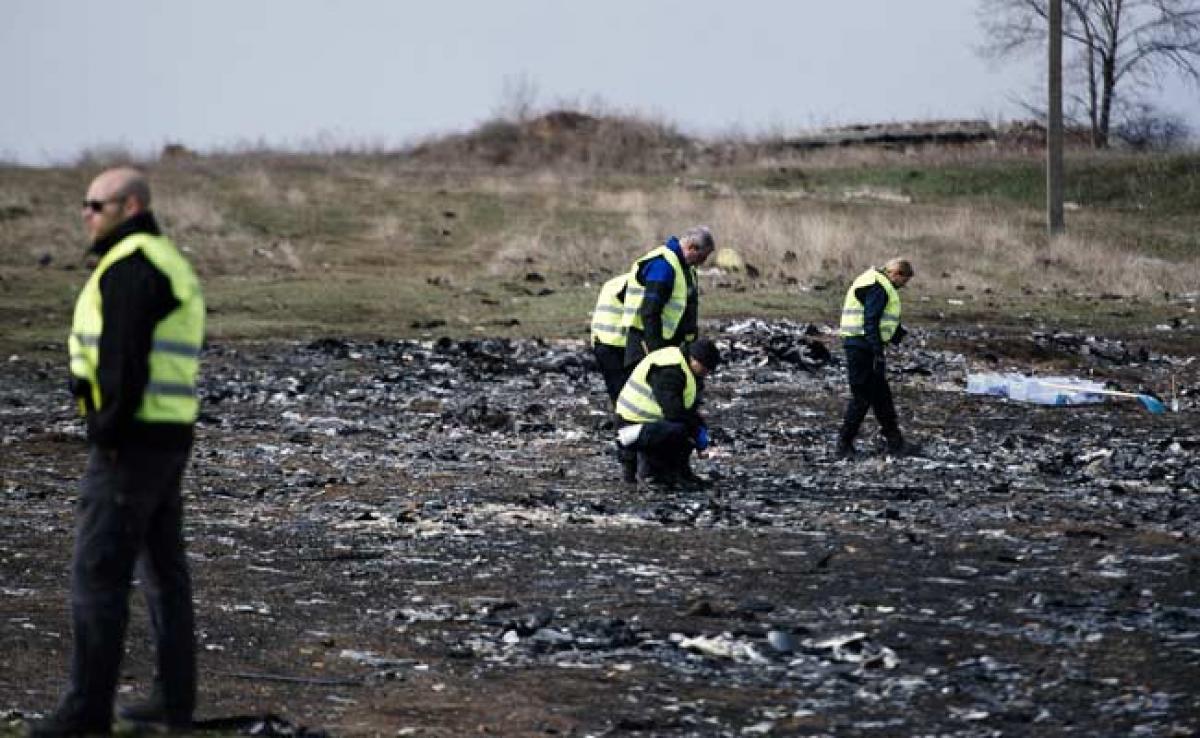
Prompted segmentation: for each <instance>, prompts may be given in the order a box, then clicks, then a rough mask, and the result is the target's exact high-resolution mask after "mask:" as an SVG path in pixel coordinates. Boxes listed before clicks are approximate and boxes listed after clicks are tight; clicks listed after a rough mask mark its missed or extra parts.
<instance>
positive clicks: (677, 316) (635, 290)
mask: <svg viewBox="0 0 1200 738" xmlns="http://www.w3.org/2000/svg"><path fill="white" fill-rule="evenodd" d="M660 256H661V257H662V258H664V259H666V260H667V263H668V264H670V265H671V269H672V270H673V271H674V272H675V283H674V284H673V285H672V287H671V297H670V299H669V300H668V301H667V304H666V305H663V309H662V331H663V335H662V338H663V340H664V341H673V340H675V338H676V336H675V331H677V330H679V321H681V320H683V313H684V311H685V310H686V308H687V301H688V280H687V276H688V275H687V274H686V273H685V271H684V270H685V269H687V270H688V271H690V272H691V275H690V276H691V277H692V284H695V283H696V270H695V269H692V267H690V266H684V264H682V263H681V262H680V261H679V257H677V256H676V255H675V252H674V251H672V250H671V249H669V248H667V247H666V246H659V247H658V248H656V249H654V250H652V251H650V252H649V253H648V254H646V255H644V256H642V257H641V258H640V259H638V260H637V261H635V262H633V267H632V268H631V269H630V270H629V284H628V286H627V287H626V288H625V313H624V316H623V317H622V318H621V327H622V328H624V329H626V330H628V329H629V328H637V329H638V330H644V329H645V326H644V325H642V316H641V315H640V314H639V313H638V311H639V310H641V308H642V302H643V301H644V299H645V297H646V288H645V287H643V286H642V285H641V284H640V283H639V282H638V281H637V275H638V270H640V269H641V268H642V265H643V264H645V263H646V262H648V261H650V260H651V259H657V258H658V257H660ZM699 319H700V316H699V315H697V316H696V320H697V322H699ZM683 339H684V340H685V341H691V340H694V339H695V336H693V335H687V336H684V337H683Z"/></svg>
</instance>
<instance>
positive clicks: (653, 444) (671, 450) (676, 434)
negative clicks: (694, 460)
mask: <svg viewBox="0 0 1200 738" xmlns="http://www.w3.org/2000/svg"><path fill="white" fill-rule="evenodd" d="M635 448H636V449H637V476H638V478H639V479H646V478H654V479H664V480H669V479H670V478H671V477H674V476H676V475H678V474H679V473H681V472H682V471H684V469H686V467H687V464H688V457H689V456H691V453H692V448H693V446H692V442H691V434H690V433H688V425H687V423H680V422H677V421H671V420H659V421H656V422H653V423H645V424H643V425H642V432H641V434H640V435H639V436H638V441H637V444H636V446H635Z"/></svg>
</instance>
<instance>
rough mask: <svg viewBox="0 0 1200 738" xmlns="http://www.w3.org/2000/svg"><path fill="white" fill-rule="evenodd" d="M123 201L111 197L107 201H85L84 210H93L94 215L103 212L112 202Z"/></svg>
mask: <svg viewBox="0 0 1200 738" xmlns="http://www.w3.org/2000/svg"><path fill="white" fill-rule="evenodd" d="M121 199H123V198H120V197H110V198H108V199H107V200H84V201H83V209H84V210H91V211H92V212H93V213H99V212H101V211H102V210H104V206H105V205H107V204H109V203H110V202H118V201H120V200H121Z"/></svg>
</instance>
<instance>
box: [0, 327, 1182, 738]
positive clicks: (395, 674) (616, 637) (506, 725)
mask: <svg viewBox="0 0 1200 738" xmlns="http://www.w3.org/2000/svg"><path fill="white" fill-rule="evenodd" d="M1166 329H1171V330H1176V331H1177V333H1178V335H1177V337H1176V339H1175V340H1174V344H1175V345H1176V346H1177V347H1178V349H1177V351H1176V353H1175V354H1174V355H1169V354H1163V353H1158V352H1156V351H1153V350H1149V349H1147V348H1145V347H1144V346H1145V344H1141V343H1139V341H1138V339H1137V338H1136V337H1133V338H1125V339H1121V338H1120V337H1088V336H1082V335H1070V334H1063V333H1052V332H1042V333H1038V334H1033V333H1025V334H1012V335H998V334H995V333H985V332H983V331H982V330H981V329H977V328H962V329H938V330H936V331H925V332H918V333H917V335H916V336H915V340H911V341H909V342H908V344H909V345H907V346H906V347H904V348H903V349H901V350H900V351H899V352H898V354H897V356H896V357H895V358H894V360H893V361H892V362H891V372H892V375H893V388H894V389H895V391H896V393H897V398H898V404H899V406H900V408H901V414H902V416H903V419H904V420H903V423H904V426H905V428H906V429H907V430H908V432H909V434H910V436H912V437H915V438H917V439H919V440H920V441H921V442H922V443H923V445H924V449H925V454H924V456H923V457H921V458H912V459H888V458H884V457H882V456H881V455H879V453H878V449H877V446H876V445H875V442H876V439H874V438H872V437H870V436H872V435H873V429H874V426H873V425H872V423H873V421H868V425H867V430H868V431H869V432H868V437H867V438H866V439H865V440H864V441H860V446H861V447H862V453H861V454H860V458H859V459H857V460H855V461H850V462H847V461H837V460H836V459H835V458H834V457H833V455H832V434H833V431H834V429H835V427H836V424H837V421H838V417H839V415H840V412H841V408H842V406H843V403H844V402H845V394H844V380H843V374H842V372H843V369H842V367H841V365H840V363H839V362H840V357H839V356H838V355H837V353H836V352H834V354H833V355H832V356H830V355H828V352H827V348H829V347H832V346H834V342H833V340H832V339H831V338H830V337H829V336H828V335H827V334H826V333H823V332H821V331H816V330H814V329H811V328H809V327H807V326H803V325H794V324H780V323H776V324H766V323H760V322H757V321H747V322H741V323H736V324H726V325H722V326H713V330H714V332H717V333H720V336H721V342H722V344H723V345H724V346H725V347H726V348H727V355H728V356H729V358H730V361H729V362H728V364H727V365H726V366H724V367H723V368H722V371H721V372H720V373H719V374H718V375H717V376H716V377H715V378H714V380H713V381H712V383H711V384H710V387H709V391H708V397H707V406H708V407H707V411H706V412H707V414H708V416H709V418H710V421H711V423H712V425H713V426H714V428H715V429H716V432H715V434H714V435H715V439H716V440H715V448H714V451H713V453H712V455H711V457H710V458H708V459H704V460H700V461H698V462H697V463H696V469H697V471H699V472H700V473H702V474H705V475H708V476H709V477H711V478H712V480H713V484H712V486H711V489H708V490H703V491H657V492H652V493H644V494H643V493H637V492H636V491H634V490H632V489H629V488H626V487H624V486H623V485H622V484H621V483H620V482H618V481H615V479H616V477H617V466H616V463H615V461H614V459H613V458H612V456H611V453H610V452H611V442H610V438H611V435H612V433H611V425H610V421H609V420H608V416H607V414H606V412H605V411H604V410H603V396H602V390H601V385H600V381H599V378H598V377H597V376H596V375H595V374H594V373H590V372H589V360H588V357H587V354H586V353H585V352H584V351H583V350H582V347H581V346H580V345H579V344H578V343H566V342H543V341H502V340H480V341H453V340H449V339H442V340H437V341H426V342H410V341H394V342H392V341H388V342H376V343H352V342H346V341H342V340H337V339H327V340H321V341H317V342H313V343H308V344H293V343H283V344H274V345H214V346H211V347H210V348H209V349H208V350H207V351H206V353H205V357H204V362H205V377H204V382H203V394H204V400H205V403H204V406H205V411H204V415H203V417H202V419H201V423H200V426H199V439H198V443H197V448H196V450H195V454H194V461H193V464H192V466H191V471H190V474H189V477H188V479H187V482H186V494H187V501H188V507H189V513H188V520H187V525H188V534H189V541H190V544H189V545H190V549H189V551H190V556H191V560H192V563H193V572H194V576H195V580H196V592H195V596H196V603H197V610H198V627H199V631H200V632H199V640H200V648H201V655H200V668H201V707H200V713H199V716H198V717H200V718H201V719H204V720H207V721H209V722H208V723H207V725H208V727H210V728H213V729H220V730H223V731H230V732H236V731H241V732H254V733H256V734H260V735H263V734H268V735H269V734H292V735H294V734H302V733H307V732H321V731H327V732H328V733H331V734H335V735H365V734H381V735H444V736H458V735H465V734H493V735H579V736H582V735H623V734H646V735H680V736H683V735H705V736H708V735H730V736H744V735H776V734H779V735H784V734H786V735H845V736H859V735H861V736H867V735H871V736H875V735H939V736H999V735H1081V736H1126V735H1153V736H1170V735H1193V734H1195V733H1196V732H1197V731H1198V730H1200V689H1198V688H1197V685H1198V684H1200V596H1198V594H1197V593H1198V592H1200V568H1198V563H1200V553H1198V552H1197V547H1196V543H1197V538H1198V536H1200V523H1198V520H1200V497H1198V495H1197V492H1198V491H1200V468H1197V464H1196V460H1197V458H1198V457H1200V430H1198V429H1197V423H1196V419H1197V415H1198V413H1200V362H1196V361H1194V359H1193V358H1192V355H1193V354H1195V352H1196V351H1195V349H1196V347H1197V345H1200V340H1198V336H1197V334H1196V331H1195V328H1194V326H1192V327H1190V328H1189V327H1188V326H1168V327H1166V328H1165V329H1164V330H1166ZM996 368H1017V369H1023V370H1038V371H1049V370H1053V371H1055V372H1057V373H1064V372H1065V373H1072V374H1078V375H1087V374H1092V375H1094V376H1096V377H1098V378H1104V379H1111V380H1114V381H1116V382H1117V383H1119V384H1120V385H1121V386H1122V387H1124V388H1126V389H1140V388H1142V387H1152V388H1156V389H1159V390H1160V393H1161V391H1162V390H1163V388H1165V387H1169V386H1170V385H1169V379H1170V377H1172V376H1173V377H1174V378H1175V382H1176V387H1177V392H1178V400H1179V404H1180V410H1179V412H1176V413H1167V414H1165V415H1150V414H1148V413H1147V412H1146V411H1145V410H1143V409H1142V408H1141V407H1140V406H1139V405H1138V404H1137V403H1136V402H1127V401H1126V402H1114V403H1108V404H1104V405H1094V406H1080V407H1071V408H1055V407H1042V406H1036V405H1024V404H1017V403H1010V402H1007V401H1004V400H998V399H992V398H980V397H975V396H968V395H966V394H964V392H963V391H962V388H963V386H964V383H963V376H964V373H965V372H966V371H968V370H970V371H981V370H994V369H996ZM63 371H64V370H63V368H62V366H61V365H60V364H59V363H58V362H52V361H49V360H45V361H43V360H38V359H30V358H25V357H21V356H16V357H13V358H11V359H9V360H8V361H7V363H6V364H5V370H4V372H3V373H2V375H0V423H2V426H0V436H2V437H0V444H2V445H0V494H2V495H3V502H4V514H3V516H0V528H2V534H0V592H2V594H3V597H0V653H3V654H4V669H3V670H2V671H0V714H3V715H6V716H7V718H8V719H9V721H10V722H11V723H12V724H15V722H16V721H17V720H18V719H20V718H21V717H28V716H33V715H36V714H38V713H41V712H44V711H45V710H47V709H49V708H50V707H51V706H52V705H53V702H54V699H55V695H56V693H57V690H58V689H59V687H60V686H61V683H62V679H63V674H64V673H65V659H66V648H67V645H68V640H69V638H68V634H69V622H68V620H67V617H66V568H67V560H68V556H69V546H70V539H71V526H72V502H73V499H72V498H73V494H74V490H75V484H76V479H77V477H78V475H79V472H80V469H81V468H82V464H83V454H84V450H85V447H84V444H83V440H82V436H81V428H80V426H79V424H78V422H77V421H75V420H74V419H73V418H72V417H71V415H70V407H69V405H68V403H67V402H66V398H65V396H64V395H63V393H62V387H63V381H62V372H63ZM1164 399H1167V400H1168V401H1169V397H1164ZM146 631H147V626H146V621H145V616H144V613H143V611H142V609H141V608H140V606H139V607H135V617H134V622H133V624H132V627H131V634H130V639H129V642H130V646H129V656H128V659H127V663H126V673H125V677H124V679H123V686H122V698H123V699H129V698H131V697H132V695H133V694H134V693H136V692H138V691H140V690H141V689H143V688H144V687H145V685H146V683H147V682H148V680H149V678H150V675H151V672H152V653H151V651H150V649H149V647H148V645H147V640H146Z"/></svg>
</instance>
